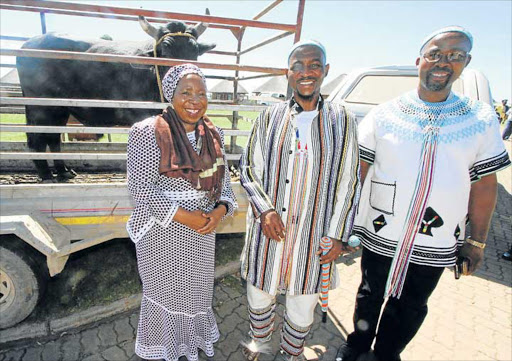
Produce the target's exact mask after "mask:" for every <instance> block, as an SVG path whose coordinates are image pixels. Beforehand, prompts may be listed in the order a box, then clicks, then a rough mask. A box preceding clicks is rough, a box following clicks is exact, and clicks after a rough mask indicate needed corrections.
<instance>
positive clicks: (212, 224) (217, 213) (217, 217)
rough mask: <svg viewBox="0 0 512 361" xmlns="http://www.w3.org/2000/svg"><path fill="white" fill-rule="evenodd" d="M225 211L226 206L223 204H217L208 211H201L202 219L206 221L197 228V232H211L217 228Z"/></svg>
mask: <svg viewBox="0 0 512 361" xmlns="http://www.w3.org/2000/svg"><path fill="white" fill-rule="evenodd" d="M226 213H227V208H226V206H225V205H219V206H218V207H217V208H215V209H214V210H213V211H211V212H210V213H202V214H201V215H202V217H203V219H205V220H206V221H207V223H206V225H204V226H203V227H201V228H200V229H198V230H197V232H198V233H201V234H208V233H212V232H213V231H215V230H216V229H217V226H218V225H219V223H220V221H221V220H222V217H224V216H225V215H226Z"/></svg>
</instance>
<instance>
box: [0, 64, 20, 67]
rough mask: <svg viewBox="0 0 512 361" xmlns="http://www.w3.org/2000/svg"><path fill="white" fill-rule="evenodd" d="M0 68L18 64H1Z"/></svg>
mask: <svg viewBox="0 0 512 361" xmlns="http://www.w3.org/2000/svg"><path fill="white" fill-rule="evenodd" d="M0 68H16V64H0Z"/></svg>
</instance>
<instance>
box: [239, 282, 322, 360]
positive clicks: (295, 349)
mask: <svg viewBox="0 0 512 361" xmlns="http://www.w3.org/2000/svg"><path fill="white" fill-rule="evenodd" d="M247 301H248V303H249V320H250V323H251V325H250V326H251V331H250V335H251V337H252V339H254V340H256V341H258V342H268V341H270V339H271V337H272V332H273V331H274V318H275V309H276V297H275V296H272V295H270V294H268V293H266V292H264V291H262V290H260V289H259V288H257V287H254V286H253V285H252V284H250V283H247ZM317 303H318V294H313V295H286V308H285V315H284V321H283V327H282V329H281V349H282V350H283V351H285V352H286V353H287V354H289V355H293V356H298V355H300V354H301V353H302V352H303V351H304V342H305V339H306V336H307V335H308V333H309V330H310V329H311V325H312V324H313V321H314V312H315V306H316V304H317Z"/></svg>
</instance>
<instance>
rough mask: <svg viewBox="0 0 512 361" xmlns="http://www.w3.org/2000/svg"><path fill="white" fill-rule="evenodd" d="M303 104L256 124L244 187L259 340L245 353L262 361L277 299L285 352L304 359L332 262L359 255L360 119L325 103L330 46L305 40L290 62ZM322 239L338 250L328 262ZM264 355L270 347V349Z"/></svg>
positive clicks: (244, 165)
mask: <svg viewBox="0 0 512 361" xmlns="http://www.w3.org/2000/svg"><path fill="white" fill-rule="evenodd" d="M288 66H289V68H288V74H287V77H288V83H289V85H290V88H292V90H293V98H292V99H290V100H289V101H287V102H284V103H280V104H276V105H274V106H272V107H269V108H267V109H266V110H265V111H263V112H262V113H261V115H260V116H259V117H258V119H257V120H256V123H255V125H254V127H253V129H252V132H251V135H250V137H249V142H248V145H247V148H246V149H245V152H244V155H243V156H242V159H241V162H240V180H241V183H242V186H243V187H244V188H245V190H246V192H247V195H248V198H249V202H250V204H251V207H250V208H249V211H248V216H247V221H248V225H247V234H246V241H245V247H244V250H243V252H242V256H241V260H242V277H243V278H244V279H246V280H247V298H248V302H249V318H250V322H251V324H250V327H251V331H250V335H251V337H252V339H253V342H251V343H250V344H249V347H245V348H243V352H244V355H245V357H246V358H248V359H250V360H254V359H256V358H257V357H258V350H255V349H254V348H253V346H255V345H256V346H262V345H261V344H262V343H264V342H268V341H269V340H270V337H271V335H272V331H273V329H274V314H275V298H276V294H278V293H281V294H286V312H285V319H284V323H283V328H282V332H281V354H282V355H283V357H284V358H286V359H289V360H295V359H302V358H303V350H304V340H305V337H306V335H307V334H308V332H309V330H310V327H311V325H312V323H313V316H314V309H315V306H316V304H317V302H318V297H319V296H318V294H319V293H320V288H321V283H322V282H321V268H322V264H325V265H330V266H331V287H332V288H334V287H336V286H337V285H338V274H337V269H336V267H335V266H334V265H333V263H332V262H333V261H334V260H335V259H336V258H337V257H338V256H339V255H340V254H341V253H346V252H353V251H354V249H353V248H352V247H349V246H348V245H347V241H348V236H349V235H350V232H351V229H352V221H353V216H354V214H355V207H356V204H357V199H358V195H359V170H358V167H359V156H358V147H357V134H356V128H357V125H356V121H355V117H354V116H353V115H351V114H349V113H348V112H346V111H345V108H344V107H342V106H340V105H338V104H333V103H330V102H328V101H326V100H324V99H322V97H321V95H320V86H321V84H322V81H323V79H324V77H325V76H326V75H327V72H328V70H329V65H328V64H326V54H325V49H324V47H323V46H322V45H321V44H320V43H318V42H316V41H303V42H299V43H297V44H296V45H295V46H294V47H293V48H292V50H291V51H290V55H289V58H288ZM322 237H330V238H331V240H332V243H333V247H332V249H331V250H330V252H328V253H327V254H325V255H322V256H321V255H320V253H319V247H320V240H321V238H322ZM260 349H261V348H260Z"/></svg>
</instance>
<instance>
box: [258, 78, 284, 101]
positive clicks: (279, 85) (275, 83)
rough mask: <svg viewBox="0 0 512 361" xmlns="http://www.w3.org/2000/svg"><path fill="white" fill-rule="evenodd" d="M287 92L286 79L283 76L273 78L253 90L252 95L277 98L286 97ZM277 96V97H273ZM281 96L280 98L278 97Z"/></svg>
mask: <svg viewBox="0 0 512 361" xmlns="http://www.w3.org/2000/svg"><path fill="white" fill-rule="evenodd" d="M287 90H288V79H286V77H285V76H284V75H282V76H273V77H271V78H270V79H269V80H267V81H266V82H264V83H263V84H261V85H260V86H259V87H257V88H256V89H254V91H253V92H252V93H253V95H256V96H262V95H266V94H268V95H269V96H273V95H272V94H274V97H277V98H282V97H286V91H287ZM276 94H277V96H275V95H276ZM280 95H282V96H280Z"/></svg>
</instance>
